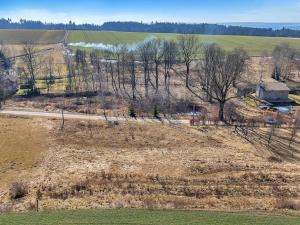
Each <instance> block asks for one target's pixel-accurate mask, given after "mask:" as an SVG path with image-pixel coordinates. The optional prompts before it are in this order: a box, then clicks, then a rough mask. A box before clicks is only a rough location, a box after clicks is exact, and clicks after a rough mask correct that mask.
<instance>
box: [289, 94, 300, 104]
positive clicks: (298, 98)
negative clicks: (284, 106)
mask: <svg viewBox="0 0 300 225" xmlns="http://www.w3.org/2000/svg"><path fill="white" fill-rule="evenodd" d="M289 99H290V100H292V101H294V102H296V103H297V104H298V105H300V96H299V95H289Z"/></svg>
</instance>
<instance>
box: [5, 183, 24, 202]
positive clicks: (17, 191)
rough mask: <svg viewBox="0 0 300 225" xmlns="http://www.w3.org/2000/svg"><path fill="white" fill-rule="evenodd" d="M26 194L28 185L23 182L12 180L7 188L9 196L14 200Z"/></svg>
mask: <svg viewBox="0 0 300 225" xmlns="http://www.w3.org/2000/svg"><path fill="white" fill-rule="evenodd" d="M27 194H28V186H27V185H26V184H24V183H23V182H14V183H12V184H11V187H10V189H9V197H10V199H11V200H16V199H20V198H23V197H25V196H26V195H27Z"/></svg>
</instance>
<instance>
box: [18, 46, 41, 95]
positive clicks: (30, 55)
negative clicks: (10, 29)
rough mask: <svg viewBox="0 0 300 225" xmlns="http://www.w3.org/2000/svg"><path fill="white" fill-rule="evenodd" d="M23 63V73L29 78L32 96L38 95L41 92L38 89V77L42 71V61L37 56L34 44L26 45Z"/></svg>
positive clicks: (28, 82)
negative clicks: (39, 71) (40, 70)
mask: <svg viewBox="0 0 300 225" xmlns="http://www.w3.org/2000/svg"><path fill="white" fill-rule="evenodd" d="M22 61H23V64H24V67H23V72H24V73H25V74H26V77H27V78H29V79H28V80H27V81H26V82H27V84H28V86H29V88H30V91H31V94H33V95H36V94H38V92H39V91H38V88H37V87H36V75H37V73H38V70H39V69H40V61H39V59H38V57H37V55H36V49H35V46H34V45H33V44H31V43H26V44H24V46H23V56H22Z"/></svg>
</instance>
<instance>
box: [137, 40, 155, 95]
mask: <svg viewBox="0 0 300 225" xmlns="http://www.w3.org/2000/svg"><path fill="white" fill-rule="evenodd" d="M138 54H139V58H140V60H141V62H142V66H143V70H144V86H145V97H146V98H148V97H149V81H150V66H151V65H150V63H151V59H152V58H153V57H152V48H151V42H144V43H142V44H141V45H140V46H139V47H138Z"/></svg>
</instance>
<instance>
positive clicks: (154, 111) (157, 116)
mask: <svg viewBox="0 0 300 225" xmlns="http://www.w3.org/2000/svg"><path fill="white" fill-rule="evenodd" d="M153 116H154V118H157V119H159V111H158V108H157V106H156V105H155V106H154V109H153Z"/></svg>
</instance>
